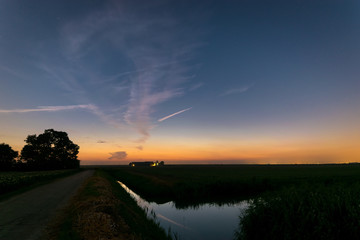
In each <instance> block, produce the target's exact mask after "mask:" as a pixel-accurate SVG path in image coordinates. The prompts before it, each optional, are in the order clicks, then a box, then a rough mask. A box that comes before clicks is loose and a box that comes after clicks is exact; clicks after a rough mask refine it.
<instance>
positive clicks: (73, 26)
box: [38, 1, 202, 142]
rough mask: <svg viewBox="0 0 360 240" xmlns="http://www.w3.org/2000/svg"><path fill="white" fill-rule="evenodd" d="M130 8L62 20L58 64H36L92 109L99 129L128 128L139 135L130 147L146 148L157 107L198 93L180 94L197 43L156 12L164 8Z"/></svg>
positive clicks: (116, 5) (116, 6) (178, 21)
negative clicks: (99, 121) (103, 126)
mask: <svg viewBox="0 0 360 240" xmlns="http://www.w3.org/2000/svg"><path fill="white" fill-rule="evenodd" d="M136 4H137V3H135V2H133V1H121V2H117V1H110V3H109V4H107V5H106V4H105V5H106V6H105V7H103V8H102V9H96V10H93V11H92V12H90V13H87V14H85V15H83V16H78V17H77V18H76V19H72V20H69V21H68V22H66V23H65V24H63V26H62V27H61V28H60V36H61V39H60V41H59V42H60V43H61V46H60V49H61V53H62V55H61V56H63V57H61V59H58V61H52V60H51V59H54V58H53V57H50V56H47V57H45V58H44V59H45V60H44V61H43V62H41V63H40V64H38V65H39V68H40V69H41V70H42V71H43V72H44V73H45V74H46V75H47V76H48V78H50V79H53V80H54V82H55V83H56V84H58V85H59V86H60V87H62V88H63V89H64V90H66V91H67V92H68V93H69V94H70V96H71V97H72V98H73V99H74V101H75V102H86V101H87V102H91V103H93V104H94V106H96V108H94V109H92V111H93V113H94V114H96V115H97V116H99V117H100V118H101V119H102V120H103V121H104V122H106V123H108V124H111V125H115V126H124V125H127V126H131V127H132V128H133V129H135V130H136V131H137V132H138V133H139V134H140V136H141V137H140V138H139V139H138V140H137V142H145V141H146V140H147V139H148V138H149V137H150V130H151V129H152V128H153V127H154V125H153V122H154V121H153V116H152V115H153V113H154V111H155V109H156V107H157V106H158V105H159V104H161V103H164V102H166V101H169V100H171V99H174V98H177V97H181V96H183V95H184V94H185V93H186V91H193V90H195V89H197V88H199V87H201V86H202V84H193V85H192V87H191V88H186V87H184V84H185V83H187V84H189V81H190V80H191V79H192V78H193V76H195V75H194V74H193V72H192V70H193V69H194V64H193V63H192V64H190V61H191V60H192V59H194V52H195V51H194V50H196V49H197V48H199V46H201V45H202V43H201V41H199V40H198V39H199V38H198V37H199V35H200V34H201V33H200V31H198V30H197V31H193V30H192V29H190V26H189V25H187V24H183V21H184V19H182V17H181V16H180V15H177V14H174V13H171V12H169V13H164V12H163V11H162V12H161V14H159V13H158V11H159V9H163V8H158V7H157V6H158V5H161V6H162V7H163V6H165V5H169V3H167V2H166V1H158V2H156V3H155V2H143V3H142V7H134V5H136ZM168 7H169V9H172V8H173V6H170V5H169V6H168ZM194 16H195V15H194ZM196 16H197V15H196ZM188 17H189V16H187V18H188ZM194 26H195V21H194V24H193V25H192V26H191V27H194ZM186 33H189V34H186ZM190 33H191V34H190ZM48 59H50V60H48ZM47 60H48V61H47ZM58 62H61V64H58ZM189 76H190V77H189Z"/></svg>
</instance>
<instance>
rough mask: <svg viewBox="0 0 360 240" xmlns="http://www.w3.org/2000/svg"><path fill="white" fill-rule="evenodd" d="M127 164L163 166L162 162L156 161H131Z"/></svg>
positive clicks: (133, 165) (134, 165)
mask: <svg viewBox="0 0 360 240" xmlns="http://www.w3.org/2000/svg"><path fill="white" fill-rule="evenodd" d="M129 166H132V167H157V166H164V162H163V161H161V162H159V161H156V162H131V163H129Z"/></svg>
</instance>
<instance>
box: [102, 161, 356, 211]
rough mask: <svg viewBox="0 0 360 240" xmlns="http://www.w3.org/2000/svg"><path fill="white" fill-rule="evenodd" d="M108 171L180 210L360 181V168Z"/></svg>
mask: <svg viewBox="0 0 360 240" xmlns="http://www.w3.org/2000/svg"><path fill="white" fill-rule="evenodd" d="M107 171H108V172H109V173H110V174H111V175H112V176H114V178H117V179H118V180H120V181H122V182H124V183H125V184H126V185H127V186H128V187H130V188H131V189H132V190H134V191H135V192H137V193H139V194H141V196H142V197H144V198H145V199H146V200H148V201H156V202H158V203H161V202H166V201H170V200H172V201H175V204H176V205H177V207H186V206H188V205H196V204H199V203H204V202H218V203H226V202H231V201H239V200H244V199H248V198H253V197H256V196H259V195H260V194H263V193H265V192H271V191H277V190H280V189H282V188H286V187H289V186H296V185H298V184H303V183H307V184H310V185H311V184H315V183H323V184H325V185H326V184H327V185H328V184H332V183H336V182H338V181H340V180H341V181H342V182H345V183H351V182H353V181H360V165H346V164H344V165H277V166H270V165H233V166H231V165H230V166H229V165H218V166H209V165H203V166H165V167H157V168H150V167H119V168H113V169H107Z"/></svg>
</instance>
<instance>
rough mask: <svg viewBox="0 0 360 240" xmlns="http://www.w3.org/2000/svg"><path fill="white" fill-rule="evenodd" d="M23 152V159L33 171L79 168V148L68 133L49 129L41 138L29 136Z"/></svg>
mask: <svg viewBox="0 0 360 240" xmlns="http://www.w3.org/2000/svg"><path fill="white" fill-rule="evenodd" d="M25 142H26V143H27V144H26V145H25V146H24V148H23V149H22V151H21V159H22V160H23V161H24V162H25V163H26V165H27V166H28V167H29V168H31V169H38V170H45V169H69V168H78V167H79V163H80V161H79V160H78V159H77V154H78V153H79V146H78V145H76V144H74V143H73V142H72V141H71V140H70V139H69V137H68V134H67V133H66V132H60V131H55V130H54V129H47V130H45V132H44V133H42V134H40V135H39V136H36V135H29V136H28V137H27V138H26V140H25Z"/></svg>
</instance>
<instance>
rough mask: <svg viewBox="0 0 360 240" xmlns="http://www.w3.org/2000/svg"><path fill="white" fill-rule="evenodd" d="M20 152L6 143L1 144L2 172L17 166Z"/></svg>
mask: <svg viewBox="0 0 360 240" xmlns="http://www.w3.org/2000/svg"><path fill="white" fill-rule="evenodd" d="M17 156H18V152H17V151H14V150H12V148H11V147H10V146H9V145H8V144H5V143H1V144H0V171H7V170H10V169H11V168H12V167H13V166H14V164H15V158H16V157H17Z"/></svg>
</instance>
